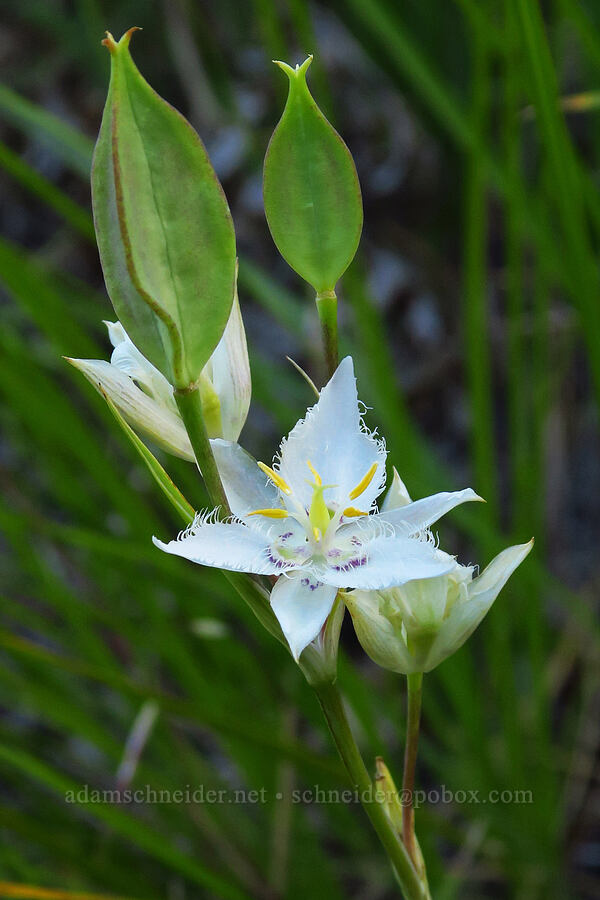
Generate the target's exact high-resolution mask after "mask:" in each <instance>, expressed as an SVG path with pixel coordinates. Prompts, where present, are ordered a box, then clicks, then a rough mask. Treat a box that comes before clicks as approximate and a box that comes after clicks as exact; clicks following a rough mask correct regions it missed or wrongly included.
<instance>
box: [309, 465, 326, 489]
mask: <svg viewBox="0 0 600 900" xmlns="http://www.w3.org/2000/svg"><path fill="white" fill-rule="evenodd" d="M306 465H307V466H308V468H309V469H310V471H311V472H312V474H313V477H314V479H315V484H316V485H317V487H321V485H322V484H323V481H322V479H321V476H320V475H319V473H318V472H317V470H316V469H315V467H314V466H313V464H312V463H311V461H310V459H307V460H306Z"/></svg>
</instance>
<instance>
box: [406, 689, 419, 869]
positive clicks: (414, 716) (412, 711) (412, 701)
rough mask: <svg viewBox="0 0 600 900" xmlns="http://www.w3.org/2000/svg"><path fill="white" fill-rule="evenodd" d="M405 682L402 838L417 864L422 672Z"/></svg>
mask: <svg viewBox="0 0 600 900" xmlns="http://www.w3.org/2000/svg"><path fill="white" fill-rule="evenodd" d="M406 683H407V700H408V703H407V707H408V709H407V720H406V745H405V748H404V775H403V777H402V804H403V805H402V840H403V841H404V846H405V847H406V849H407V850H408V853H409V856H410V858H411V859H412V861H413V863H414V864H415V865H416V866H418V859H417V850H416V841H415V808H414V804H413V797H414V791H415V769H416V764H417V750H418V745H419V728H420V722H421V694H422V687H423V673H422V672H418V673H414V674H412V675H407V676H406Z"/></svg>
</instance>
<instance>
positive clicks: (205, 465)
mask: <svg viewBox="0 0 600 900" xmlns="http://www.w3.org/2000/svg"><path fill="white" fill-rule="evenodd" d="M175 401H176V403H177V407H178V409H179V412H180V413H181V418H182V419H183V424H184V425H185V430H186V431H187V433H188V437H189V439H190V443H191V445H192V449H193V451H194V456H195V457H196V462H197V463H198V467H199V469H200V471H201V473H202V477H203V479H204V484H205V485H206V490H207V491H208V494H209V497H210V499H211V501H212V502H213V503H214V504H215V506H220V507H221V511H222V513H223V515H226V516H228V515H230V514H231V510H230V509H229V503H228V502H227V497H226V495H225V490H224V488H223V484H222V482H221V476H220V475H219V470H218V469H217V464H216V462H215V458H214V456H213V452H212V450H211V446H210V441H209V439H208V434H207V431H206V425H205V423H204V416H203V415H202V399H201V396H200V389H199V387H198V386H196V387H194V388H191V389H189V390H185V391H178V390H176V391H175Z"/></svg>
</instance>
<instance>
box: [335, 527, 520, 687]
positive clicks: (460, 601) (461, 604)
mask: <svg viewBox="0 0 600 900" xmlns="http://www.w3.org/2000/svg"><path fill="white" fill-rule="evenodd" d="M532 546H533V540H531V541H530V542H529V543H528V544H518V545H517V546H515V547H508V549H506V550H503V551H502V553H499V554H498V556H496V558H495V559H494V560H492V562H491V563H490V564H489V566H488V567H487V569H485V570H484V571H483V572H482V574H481V575H479V577H477V578H473V571H474V570H473V567H472V566H461V565H458V564H456V566H455V568H454V569H453V570H452V571H450V572H448V573H447V574H445V575H442V576H439V577H437V578H429V579H427V580H423V579H418V580H416V581H411V582H410V583H408V584H404V585H400V586H398V587H393V588H391V589H389V590H383V591H351V592H350V593H348V594H346V595H345V596H344V600H345V602H346V606H347V607H348V609H349V610H350V615H351V616H352V621H353V623H354V629H355V631H356V635H357V637H358V639H359V641H360V643H361V644H362V647H363V649H364V650H365V652H366V653H368V655H369V656H370V657H371V659H372V660H373V661H374V662H376V663H377V665H379V666H382V667H383V668H384V669H391V670H392V671H393V672H402V673H405V674H411V673H414V672H430V671H431V669H433V668H435V666H437V665H439V664H440V663H441V662H443V660H445V659H446V658H447V657H448V656H451V655H452V654H453V653H454V652H455V651H456V650H458V649H459V648H460V647H462V645H463V644H464V642H465V641H466V640H467V638H469V637H470V636H471V635H472V634H473V632H474V631H475V629H476V628H477V626H478V625H479V623H480V622H481V620H482V619H483V617H484V616H485V614H486V613H487V611H488V610H489V609H490V607H491V605H492V603H493V602H494V600H495V599H496V597H497V596H498V594H499V593H500V591H501V589H502V588H503V587H504V585H505V584H506V582H507V581H508V579H509V578H510V576H511V575H512V573H513V572H514V570H515V569H516V568H517V566H518V565H519V564H520V563H521V562H522V561H523V560H524V559H525V557H526V556H527V554H528V553H529V551H530V550H531V548H532Z"/></svg>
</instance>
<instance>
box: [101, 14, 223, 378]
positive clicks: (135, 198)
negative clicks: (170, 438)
mask: <svg viewBox="0 0 600 900" xmlns="http://www.w3.org/2000/svg"><path fill="white" fill-rule="evenodd" d="M135 30H136V29H130V30H129V31H128V32H127V33H126V34H124V35H123V37H122V38H121V40H120V41H119V42H118V43H117V42H115V41H114V39H113V38H112V36H111V35H110V34H109V35H108V36H107V38H106V40H105V41H104V42H103V43H104V44H105V45H106V46H107V47H108V49H109V51H110V56H111V79H110V87H109V92H108V97H107V101H106V106H105V109H104V114H103V117H102V126H101V128H100V134H99V137H98V142H97V144H96V149H95V153H94V162H93V167H92V200H93V207H94V222H95V227H96V236H97V240H98V247H99V250H100V258H101V262H102V268H103V271H104V278H105V281H106V287H107V290H108V293H109V295H110V298H111V301H112V303H113V306H114V308H115V311H116V313H117V315H118V317H119V320H120V321H121V322H122V324H123V326H124V328H125V329H126V331H127V333H128V334H129V336H130V337H131V339H132V341H133V342H134V344H135V345H136V346H137V347H138V349H139V350H140V351H141V352H142V353H143V355H144V356H145V357H146V358H147V359H149V360H150V362H152V363H153V364H154V365H155V366H156V368H157V369H158V370H159V371H160V372H162V373H163V375H164V376H165V377H166V378H167V379H168V380H169V381H170V383H171V384H172V385H173V386H174V387H176V388H181V389H183V388H186V387H188V386H189V385H190V384H193V383H195V382H196V381H197V379H198V378H199V376H200V373H201V371H202V369H203V367H204V365H205V364H206V363H207V362H208V360H209V358H210V356H211V354H212V352H213V350H214V349H215V347H216V345H217V343H218V342H219V340H220V338H221V335H222V334H223V331H224V329H225V326H226V324H227V320H228V318H229V313H230V311H231V305H232V302H233V296H234V289H235V265H236V251H235V234H234V230H233V223H232V220H231V215H230V212H229V207H228V205H227V200H226V199H225V195H224V193H223V190H222V188H221V185H220V184H219V181H218V179H217V177H216V175H215V172H214V170H213V168H212V166H211V163H210V160H209V158H208V155H207V153H206V150H205V148H204V146H203V144H202V142H201V140H200V138H199V137H198V135H197V134H196V132H195V131H194V129H193V128H192V127H191V125H190V124H189V123H188V122H187V121H186V120H185V119H184V118H183V116H181V115H180V114H179V113H178V112H177V111H176V110H175V109H174V108H173V107H172V106H170V105H169V104H168V103H166V102H165V101H164V100H163V99H162V98H161V97H159V96H158V94H157V93H156V92H155V91H154V90H153V89H152V88H151V87H150V85H149V84H148V83H147V82H146V81H145V80H144V78H143V77H142V76H141V74H140V72H139V71H138V69H137V68H136V66H135V64H134V62H133V60H132V58H131V55H130V53H129V41H130V39H131V34H132V33H133V31H135Z"/></svg>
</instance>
